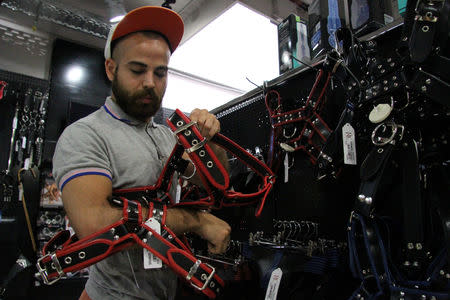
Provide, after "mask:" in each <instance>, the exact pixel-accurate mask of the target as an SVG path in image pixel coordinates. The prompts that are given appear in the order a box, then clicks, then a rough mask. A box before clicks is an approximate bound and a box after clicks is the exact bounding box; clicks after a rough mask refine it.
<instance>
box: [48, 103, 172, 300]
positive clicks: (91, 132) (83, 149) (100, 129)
mask: <svg viewBox="0 0 450 300" xmlns="http://www.w3.org/2000/svg"><path fill="white" fill-rule="evenodd" d="M175 142H176V140H175V137H174V136H173V134H172V132H171V131H170V129H169V128H167V127H165V126H162V125H157V124H154V123H153V122H152V121H150V122H149V123H144V122H141V121H138V120H136V119H134V118H132V117H130V116H129V115H127V114H126V113H125V112H123V111H122V110H121V109H120V107H119V106H118V105H117V104H116V103H114V102H113V101H112V100H111V98H110V97H108V98H107V99H106V102H105V105H104V106H103V107H101V108H100V109H99V110H97V111H95V112H94V113H92V114H90V115H89V116H87V117H85V118H83V119H80V120H78V121H77V122H75V123H73V124H71V125H70V126H68V127H67V128H66V129H65V130H64V132H63V133H62V135H61V136H60V138H59V140H58V143H57V145H56V150H55V155H54V156H53V176H54V177H55V180H56V182H57V184H58V187H59V188H60V190H61V191H62V193H63V195H64V185H65V184H66V183H67V182H69V181H70V180H72V179H73V178H76V177H79V176H83V175H89V174H97V175H100V176H106V177H107V178H109V179H111V182H112V187H113V189H119V188H131V187H138V186H145V185H152V184H154V183H155V182H156V181H157V179H158V177H159V174H160V173H161V171H162V169H163V166H164V164H165V162H166V160H167V158H168V157H169V156H170V153H171V152H172V149H173V147H174V145H175ZM172 187H173V188H174V187H175V185H172ZM172 193H173V191H172ZM142 251H143V250H142V249H140V248H136V249H129V250H125V251H121V252H119V253H116V254H114V255H112V256H110V257H108V258H106V259H104V260H102V261H100V262H98V263H97V264H95V265H93V266H91V268H90V273H89V280H88V282H87V284H86V292H87V293H88V295H89V296H90V297H91V298H92V299H93V300H97V299H98V300H103V299H120V300H126V299H146V300H147V299H173V298H174V297H175V293H176V284H177V280H176V275H175V274H174V273H173V272H172V271H171V270H170V269H169V268H167V267H166V266H163V268H161V269H151V270H145V269H144V268H143V254H142ZM128 256H129V257H128ZM130 262H131V264H130ZM131 268H133V270H132V269H131ZM133 271H134V273H135V276H136V280H137V283H138V285H139V288H138V287H137V285H136V282H135V280H134V276H133Z"/></svg>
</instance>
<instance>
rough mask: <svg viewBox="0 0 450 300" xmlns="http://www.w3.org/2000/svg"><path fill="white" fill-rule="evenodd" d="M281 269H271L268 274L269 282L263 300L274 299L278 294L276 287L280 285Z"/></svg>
mask: <svg viewBox="0 0 450 300" xmlns="http://www.w3.org/2000/svg"><path fill="white" fill-rule="evenodd" d="M282 276H283V271H281V269H280V268H277V269H275V270H273V272H272V275H271V276H270V280H269V284H268V285H267V291H266V297H265V298H264V300H276V299H277V295H278V288H279V287H280V282H281V277H282Z"/></svg>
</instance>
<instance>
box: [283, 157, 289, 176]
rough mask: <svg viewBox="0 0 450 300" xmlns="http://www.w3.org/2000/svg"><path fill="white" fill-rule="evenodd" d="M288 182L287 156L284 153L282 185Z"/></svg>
mask: <svg viewBox="0 0 450 300" xmlns="http://www.w3.org/2000/svg"><path fill="white" fill-rule="evenodd" d="M288 181H289V156H288V154H287V153H286V155H285V156H284V183H286V182H288Z"/></svg>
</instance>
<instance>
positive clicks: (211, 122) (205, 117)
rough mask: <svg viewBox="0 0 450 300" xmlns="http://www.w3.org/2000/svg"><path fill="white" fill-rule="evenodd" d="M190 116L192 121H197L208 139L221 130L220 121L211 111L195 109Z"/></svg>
mask: <svg viewBox="0 0 450 300" xmlns="http://www.w3.org/2000/svg"><path fill="white" fill-rule="evenodd" d="M189 118H190V119H191V121H195V122H197V126H198V128H199V130H200V133H201V134H202V135H203V136H204V137H206V138H207V139H208V141H209V140H210V139H211V138H212V137H213V136H214V135H215V134H216V133H218V132H220V122H219V120H217V118H216V116H214V115H213V114H211V113H209V112H208V111H207V110H206V109H198V108H196V109H194V110H193V111H192V112H191V114H190V116H189Z"/></svg>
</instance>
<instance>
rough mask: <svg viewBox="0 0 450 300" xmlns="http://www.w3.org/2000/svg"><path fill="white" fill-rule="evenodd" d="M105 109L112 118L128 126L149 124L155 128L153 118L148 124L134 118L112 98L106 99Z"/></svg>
mask: <svg viewBox="0 0 450 300" xmlns="http://www.w3.org/2000/svg"><path fill="white" fill-rule="evenodd" d="M103 108H104V109H105V111H106V112H107V113H108V114H109V115H110V116H111V117H113V118H114V119H116V120H119V121H122V122H124V123H126V124H128V125H133V126H138V125H144V124H148V126H152V127H155V124H154V123H153V117H151V118H150V121H148V122H147V123H146V122H143V121H140V120H138V119H136V118H133V117H132V116H130V115H129V114H127V113H126V112H124V111H123V110H122V108H120V106H119V105H118V104H117V103H116V102H114V101H113V100H112V98H111V96H108V97H107V98H106V101H105V104H104V105H103Z"/></svg>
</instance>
